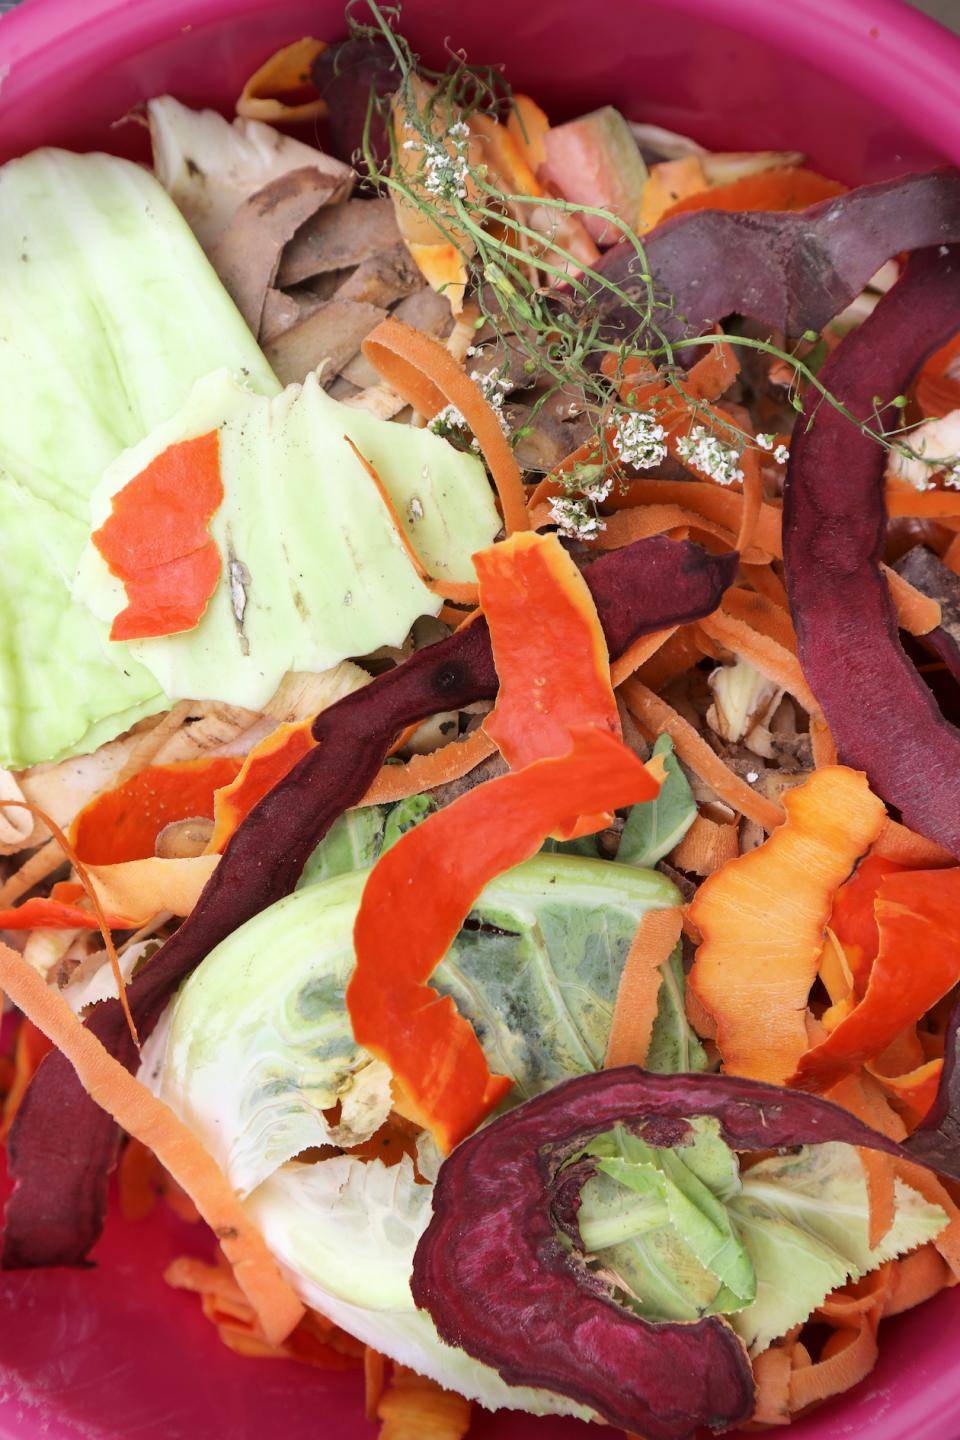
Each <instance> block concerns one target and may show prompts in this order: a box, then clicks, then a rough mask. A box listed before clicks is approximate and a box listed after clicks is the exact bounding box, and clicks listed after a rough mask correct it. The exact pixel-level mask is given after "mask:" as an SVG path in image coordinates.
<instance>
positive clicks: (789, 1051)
mask: <svg viewBox="0 0 960 1440" xmlns="http://www.w3.org/2000/svg"><path fill="white" fill-rule="evenodd" d="M783 804H784V809H785V811H786V816H787V818H786V821H785V823H784V825H783V826H782V827H781V828H780V829H778V830H775V831H774V833H773V835H772V836H771V837H770V839H769V840H767V841H766V843H765V844H763V845H762V846H760V847H759V849H757V850H752V851H750V852H749V853H748V854H746V855H741V856H740V857H739V858H738V859H736V860H732V861H730V863H729V864H727V865H725V866H724V867H723V868H722V869H721V870H719V871H717V873H716V874H715V875H712V876H711V877H710V878H709V879H708V880H707V881H705V882H704V884H703V885H702V886H701V887H700V889H699V891H698V892H697V894H696V896H695V898H694V900H693V903H692V904H691V906H690V916H691V919H692V921H693V923H694V924H695V925H696V926H697V928H698V929H699V931H700V934H701V935H702V937H703V942H702V944H701V945H700V947H699V949H698V951H697V957H696V961H695V963H694V967H693V970H692V972H691V976H690V984H691V986H692V988H693V990H694V991H695V993H696V995H697V998H698V999H699V1000H700V1002H701V1004H702V1005H703V1006H704V1007H705V1009H706V1010H707V1011H708V1012H709V1013H710V1014H712V1015H713V1016H714V1018H715V1020H716V1024H717V1044H718V1046H719V1049H720V1053H721V1055H722V1057H723V1061H724V1068H725V1069H726V1070H727V1071H728V1072H729V1073H731V1074H734V1075H746V1076H750V1077H752V1078H753V1079H757V1080H768V1081H773V1082H775V1083H781V1084H782V1083H783V1082H784V1081H785V1080H786V1079H787V1077H788V1076H790V1075H792V1074H793V1072H794V1070H795V1069H796V1066H797V1062H798V1061H799V1059H800V1056H801V1055H802V1054H803V1052H804V1050H805V1049H806V1048H807V1032H806V1025H805V1012H806V1004H807V997H808V995H809V992H810V987H811V985H812V984H813V981H814V979H815V978H816V974H817V968H818V962H819V957H820V951H821V948H822V945H823V932H824V927H825V925H826V923H827V920H828V918H829V915H830V909H831V905H832V902H833V896H834V893H835V891H836V890H837V888H838V887H839V886H840V885H841V884H842V883H843V881H844V880H845V879H846V878H847V876H848V875H849V874H850V871H851V870H852V869H853V866H854V864H855V863H856V861H857V859H858V858H859V857H860V856H861V855H862V854H863V853H864V852H865V851H866V850H867V849H868V848H869V846H870V844H871V842H872V841H873V840H874V839H875V838H876V836H877V834H878V833H879V831H880V827H881V826H882V824H883V821H884V808H883V805H882V803H881V801H879V800H878V799H877V798H876V796H874V795H872V794H871V793H870V789H869V787H868V785H867V782H866V779H865V778H864V776H862V775H860V774H858V773H857V772H856V771H853V770H848V769H846V768H844V767H841V766H833V767H830V768H827V769H823V770H818V771H816V772H815V773H814V774H813V775H812V776H811V777H810V779H809V780H808V781H806V783H805V784H803V785H801V786H798V787H797V788H796V789H794V790H790V791H788V792H787V793H786V794H785V795H784V797H783Z"/></svg>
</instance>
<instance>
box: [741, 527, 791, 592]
mask: <svg viewBox="0 0 960 1440" xmlns="http://www.w3.org/2000/svg"><path fill="white" fill-rule="evenodd" d="M767 508H769V507H767ZM762 514H763V512H762V511H761V517H762ZM740 574H741V576H742V578H743V579H744V580H745V581H746V582H747V583H748V584H749V585H752V586H753V588H754V590H756V591H758V592H759V594H761V595H763V596H764V597H765V599H767V600H770V601H772V603H773V604H774V605H779V607H780V609H781V610H783V611H785V612H787V613H789V610H790V602H789V600H788V599H787V591H786V586H785V585H784V583H783V581H782V580H781V579H780V577H779V575H777V574H776V572H775V571H774V570H773V569H772V568H771V567H770V566H769V565H753V564H751V563H750V562H749V561H746V560H744V561H741V564H740Z"/></svg>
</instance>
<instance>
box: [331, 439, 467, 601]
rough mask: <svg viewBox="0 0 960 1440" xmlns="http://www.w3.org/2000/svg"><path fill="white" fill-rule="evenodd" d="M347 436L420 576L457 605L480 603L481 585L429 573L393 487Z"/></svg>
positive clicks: (436, 592) (435, 592) (434, 590)
mask: <svg viewBox="0 0 960 1440" xmlns="http://www.w3.org/2000/svg"><path fill="white" fill-rule="evenodd" d="M343 438H344V440H346V442H347V444H348V445H349V446H350V449H351V450H352V451H353V453H354V455H356V457H357V459H358V460H359V461H360V464H361V465H362V466H363V468H364V470H366V472H367V474H368V475H369V476H370V479H371V480H372V481H373V484H374V487H375V488H376V491H377V494H378V495H379V497H380V499H381V501H382V503H383V506H384V508H385V510H386V512H387V514H388V515H389V517H390V523H391V524H392V526H393V528H394V530H395V531H396V532H397V538H398V540H399V541H400V543H401V545H402V546H403V548H404V551H405V553H406V556H407V559H408V560H409V561H410V564H411V565H412V566H413V568H414V570H415V571H416V572H417V575H418V577H419V578H420V579H421V580H422V581H423V583H424V584H425V585H426V586H427V588H428V589H429V590H432V591H433V593H434V594H435V595H440V596H441V597H442V598H443V599H444V600H450V601H453V602H454V603H455V604H457V605H476V603H477V587H476V585H475V584H474V583H472V582H471V581H460V580H437V579H434V578H433V577H432V576H430V575H428V574H427V571H426V568H425V566H424V563H423V561H422V560H421V559H420V556H419V555H418V554H417V552H416V550H415V549H414V545H413V541H412V540H411V539H410V536H409V535H408V534H407V530H406V527H405V525H404V523H403V521H402V520H401V519H400V516H399V515H398V513H397V507H396V506H395V505H394V503H393V497H392V496H391V494H390V491H389V490H388V489H387V487H386V485H384V483H383V481H382V480H381V479H380V476H379V475H378V474H377V471H376V470H375V469H374V467H373V466H372V465H371V464H370V461H369V460H368V459H367V458H366V457H365V456H364V455H361V453H360V451H359V450H358V449H357V447H356V445H355V444H354V443H353V441H352V440H351V439H350V436H349V435H344V437H343Z"/></svg>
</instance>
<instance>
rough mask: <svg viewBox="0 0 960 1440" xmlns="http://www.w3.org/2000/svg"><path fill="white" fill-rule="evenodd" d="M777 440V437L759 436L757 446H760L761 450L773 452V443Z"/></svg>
mask: <svg viewBox="0 0 960 1440" xmlns="http://www.w3.org/2000/svg"><path fill="white" fill-rule="evenodd" d="M776 438H777V437H776V436H775V435H758V436H757V444H758V445H759V446H760V449H761V450H772V449H773V442H774V440H776Z"/></svg>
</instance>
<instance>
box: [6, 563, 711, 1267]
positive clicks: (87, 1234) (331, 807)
mask: <svg viewBox="0 0 960 1440" xmlns="http://www.w3.org/2000/svg"><path fill="white" fill-rule="evenodd" d="M737 563H738V556H737V555H736V554H732V555H722V556H718V555H708V554H707V552H706V551H705V550H702V549H701V548H700V547H699V546H698V545H694V544H691V543H690V542H689V541H683V542H679V543H678V542H676V541H673V540H667V539H665V538H664V537H662V536H658V537H656V538H653V539H650V540H641V541H637V542H636V543H635V544H633V545H628V546H625V547H624V548H623V549H622V550H617V551H613V552H611V553H610V554H609V555H604V556H603V557H601V558H599V559H597V560H595V561H594V562H593V563H592V564H590V565H588V566H587V568H586V569H585V571H584V574H585V577H586V580H587V584H588V585H589V587H590V590H591V592H592V594H593V598H594V601H595V602H596V605H597V609H598V612H599V614H600V618H601V620H602V622H603V625H604V631H605V634H606V637H607V643H608V646H609V649H610V653H611V656H613V657H616V656H618V655H620V654H622V653H623V651H624V650H625V649H626V648H627V646H628V645H629V644H630V643H631V642H632V641H633V640H634V639H636V638H637V637H638V636H640V635H644V634H647V633H649V632H651V631H653V630H658V629H661V628H663V627H664V626H667V625H673V624H682V623H684V622H685V621H688V620H692V619H696V618H698V617H699V616H701V615H707V614H709V613H710V612H711V611H712V610H715V609H716V607H717V605H718V604H719V603H720V600H721V598H722V596H723V592H724V591H725V590H726V588H727V587H728V586H729V585H730V584H731V583H732V581H733V579H734V576H735V574H736V569H737ZM496 693H497V673H496V669H495V668H494V664H493V653H492V651H491V648H490V638H489V633H488V631H487V626H486V622H485V621H484V620H483V619H482V618H481V619H479V620H478V621H477V622H475V623H474V624H472V625H469V626H467V627H466V628H465V629H463V630H459V631H457V632H456V633H455V634H453V635H451V636H450V637H449V638H448V639H446V640H442V641H440V642H439V643H438V644H436V645H431V646H428V647H427V648H426V649H424V650H421V651H419V652H418V654H416V655H414V656H413V657H412V659H410V660H407V661H406V662H405V663H404V664H402V665H398V666H397V668H396V669H395V670H391V671H388V672H387V673H386V674H384V675H381V676H379V677H378V678H377V679H376V680H374V681H372V682H371V684H369V685H368V686H365V687H364V689H362V690H358V691H356V692H355V693H354V694H352V695H347V696H345V697H344V699H342V700H340V701H338V703H337V704H336V705H333V706H331V707H330V709H329V710H325V711H324V712H323V713H322V714H321V715H319V716H318V717H317V719H316V721H315V722H314V726H313V734H314V736H315V738H316V740H317V741H318V745H317V748H316V749H315V750H313V751H312V752H311V753H310V754H309V755H306V756H305V757H304V759H303V760H301V761H300V763H299V764H298V765H297V766H296V767H295V768H294V769H293V770H292V771H291V772H290V774H289V775H288V776H286V778H285V779H283V780H281V781H280V783H279V784H278V785H276V786H274V788H273V789H272V790H271V791H270V792H269V794H268V795H266V796H265V797H264V799H263V800H262V801H261V802H260V804H259V805H257V806H256V807H255V808H254V809H253V810H252V811H251V813H250V815H249V816H248V817H247V818H246V819H245V820H244V821H243V823H242V824H241V825H240V826H239V828H238V829H237V832H236V834H235V835H234V836H233V838H232V839H231V841H230V843H229V845H228V846H227V848H226V850H225V852H224V855H223V858H222V859H221V861H220V864H219V865H218V866H217V868H216V870H215V871H214V873H213V875H212V876H211V878H210V880H209V882H208V883H207V885H206V887H205V889H204V891H203V894H202V895H201V897H200V900H199V901H198V903H197V905H196V907H195V909H194V910H193V913H192V914H191V915H190V916H189V917H188V918H187V919H186V920H185V921H184V923H183V924H182V925H181V927H180V929H179V930H178V931H177V932H176V934H175V935H173V936H172V937H171V939H169V940H168V941H167V942H166V944H165V945H164V946H163V948H162V949H161V950H160V951H159V952H158V953H157V955H155V956H154V958H153V959H152V960H151V961H150V964H149V965H148V966H146V967H145V968H144V970H143V971H142V972H141V973H140V974H139V975H138V976H137V977H136V979H135V980H134V981H133V983H132V984H131V985H130V986H128V988H127V996H128V999H129V1001H130V1007H131V1010H132V1011H133V1015H134V1019H135V1021H136V1024H137V1028H138V1031H139V1034H140V1037H141V1039H146V1037H147V1036H148V1035H149V1034H150V1032H151V1030H152V1029H153V1027H154V1025H155V1024H156V1022H157V1020H158V1018H159V1016H160V1014H161V1013H162V1011H163V1009H164V1006H165V1005H166V1003H167V1001H168V1000H169V999H170V997H171V995H172V994H173V992H174V991H175V990H176V988H177V986H178V985H179V984H180V982H181V981H182V980H183V979H185V977H186V976H187V975H189V974H190V972H191V971H192V970H194V969H195V968H196V966H197V965H199V963H200V962H201V960H203V958H204V956H206V955H207V954H209V952H210V951H211V950H212V949H213V948H214V946H216V945H218V944H219V943H220V942H221V941H222V940H224V939H226V937H227V936H228V935H230V934H231V933H232V932H233V931H234V930H236V929H237V928H238V926H240V925H242V924H244V922H245V921H247V920H249V919H250V918H251V917H252V916H254V915H257V914H259V913H260V911H261V910H264V909H266V907H267V906H268V905H271V904H273V902H274V901H275V900H279V899H281V898H282V897H283V896H284V895H288V894H289V893H290V892H291V891H292V890H293V888H294V886H295V885H296V883H297V880H298V878H299V876H300V872H301V870H302V869H303V866H304V864H305V863H306V860H307V857H308V856H309V855H310V854H311V852H312V851H313V850H314V848H315V847H316V846H317V845H318V844H319V842H320V841H321V840H322V839H323V836H324V835H325V834H326V832H327V830H328V829H329V827H330V826H331V825H332V823H333V821H334V820H335V819H336V818H337V816H338V815H340V814H342V813H343V811H344V810H346V809H347V808H348V807H349V806H351V805H355V804H357V803H358V802H359V801H360V800H361V799H362V798H363V796H364V794H365V793H366V791H367V789H368V788H369V785H370V783H371V781H372V780H373V778H374V776H375V775H376V773H377V771H378V770H379V768H380V766H381V765H382V763H383V760H384V758H385V756H386V754H387V751H388V749H389V747H390V745H391V744H392V742H393V739H394V737H395V736H396V735H397V734H398V733H399V731H401V730H402V729H403V728H404V726H406V725H409V724H412V723H413V722H414V721H417V720H423V719H425V718H426V717H427V716H429V715H433V714H436V713H437V711H439V710H448V709H456V708H458V707H459V706H463V705H467V704H470V703H471V702H472V701H475V700H484V699H493V698H494V697H495V695H496ZM87 1024H88V1025H89V1027H90V1029H91V1030H93V1032H94V1033H95V1034H96V1035H97V1036H98V1038H99V1039H100V1040H101V1041H102V1043H103V1044H104V1045H105V1046H106V1048H107V1049H108V1050H109V1051H110V1053H111V1054H112V1055H115V1056H116V1057H117V1058H118V1059H119V1060H121V1061H122V1062H123V1064H124V1065H126V1066H127V1068H128V1069H131V1070H132V1069H135V1068H136V1064H137V1060H138V1057H137V1053H136V1050H135V1047H134V1045H133V1042H132V1040H131V1038H130V1035H129V1032H128V1030H127V1027H126V1023H125V1021H124V1018H123V1014H122V1011H121V1009H120V1005H119V1003H118V1002H117V1001H109V1002H106V1003H103V1004H100V1005H97V1006H96V1007H95V1009H94V1010H93V1013H92V1014H91V1016H90V1018H89V1020H88V1021H87ZM118 1142H119V1135H118V1131H117V1128H116V1126H115V1125H114V1123H113V1121H112V1120H111V1119H110V1117H109V1116H108V1115H107V1114H106V1113H105V1112H104V1111H103V1110H101V1109H100V1107H99V1106H98V1105H96V1104H95V1103H94V1101H92V1100H91V1099H90V1097H89V1096H88V1095H87V1094H86V1092H85V1091H84V1090H83V1088H82V1086H81V1085H80V1083H79V1081H78V1080H77V1078H76V1075H75V1074H74V1072H73V1069H72V1068H71V1066H70V1065H69V1063H68V1062H67V1061H66V1060H65V1059H64V1057H63V1056H62V1055H61V1054H60V1053H59V1052H58V1051H53V1052H51V1053H50V1054H49V1055H48V1056H47V1057H46V1059H45V1060H44V1061H43V1063H42V1064H41V1066H40V1068H39V1070H38V1071H37V1074H36V1075H35V1076H34V1079H33V1081H32V1082H31V1084H30V1086H29V1088H28V1090H27V1093H26V1095H25V1097H24V1100H23V1103H22V1105H21V1107H20V1109H19V1111H18V1113H17V1117H16V1120H15V1122H14V1125H13V1127H12V1129H11V1132H10V1137H9V1142H8V1163H9V1167H10V1171H11V1174H12V1175H13V1176H14V1178H15V1179H16V1182H17V1187H16V1189H15V1191H14V1193H13V1196H12V1197H11V1199H10V1202H9V1204H8V1206H7V1212H6V1225H5V1230H4V1245H3V1256H2V1265H3V1268H4V1269H17V1268H21V1267H27V1266H37V1265H76V1264H82V1263H83V1261H84V1260H85V1258H86V1256H87V1254H88V1252H89V1250H90V1248H91V1246H92V1245H93V1244H94V1243H95V1242H96V1240H97V1238H98V1237H99V1235H100V1232H101V1230H102V1228H103V1221H104V1218H105V1215H106V1205H107V1181H108V1177H109V1172H110V1169H111V1168H112V1166H113V1164H114V1162H115V1159H116V1154H117V1145H118Z"/></svg>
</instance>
